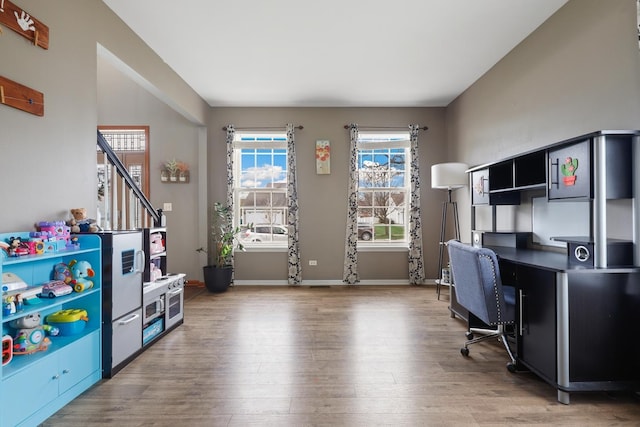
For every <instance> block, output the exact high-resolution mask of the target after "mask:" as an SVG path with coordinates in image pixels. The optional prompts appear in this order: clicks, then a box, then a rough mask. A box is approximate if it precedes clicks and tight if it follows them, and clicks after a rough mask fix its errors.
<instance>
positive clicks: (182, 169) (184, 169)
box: [176, 162, 189, 182]
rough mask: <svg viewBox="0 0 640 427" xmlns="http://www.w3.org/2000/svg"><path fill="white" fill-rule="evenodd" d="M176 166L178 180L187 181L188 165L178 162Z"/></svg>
mask: <svg viewBox="0 0 640 427" xmlns="http://www.w3.org/2000/svg"><path fill="white" fill-rule="evenodd" d="M176 166H177V168H178V181H180V182H188V181H189V165H188V164H187V163H185V162H178V164H177V165H176Z"/></svg>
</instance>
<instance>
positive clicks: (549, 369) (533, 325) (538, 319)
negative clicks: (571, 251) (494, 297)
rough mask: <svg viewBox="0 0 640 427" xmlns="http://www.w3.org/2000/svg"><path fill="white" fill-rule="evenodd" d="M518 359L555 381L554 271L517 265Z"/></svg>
mask: <svg viewBox="0 0 640 427" xmlns="http://www.w3.org/2000/svg"><path fill="white" fill-rule="evenodd" d="M516 274H517V278H516V279H517V280H516V281H515V282H514V284H515V285H516V286H517V301H516V304H517V310H518V320H519V321H518V324H519V327H518V337H517V339H518V359H520V360H521V361H523V362H524V363H525V364H526V365H527V366H528V367H529V368H531V369H532V370H534V371H535V372H536V373H537V374H538V375H541V376H542V377H544V378H545V379H547V380H549V381H552V382H556V378H557V375H556V354H557V351H556V347H557V340H556V285H555V284H556V279H555V273H554V272H551V271H546V270H542V269H539V268H534V267H526V266H521V265H519V266H517V273H516Z"/></svg>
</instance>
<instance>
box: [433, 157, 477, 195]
mask: <svg viewBox="0 0 640 427" xmlns="http://www.w3.org/2000/svg"><path fill="white" fill-rule="evenodd" d="M467 169H469V166H468V165H467V164H466V163H455V162H453V163H439V164H436V165H433V166H431V188H443V189H448V190H451V189H454V188H460V187H464V186H466V185H467V184H468V178H467V173H466V170H467Z"/></svg>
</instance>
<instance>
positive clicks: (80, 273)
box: [69, 259, 96, 292]
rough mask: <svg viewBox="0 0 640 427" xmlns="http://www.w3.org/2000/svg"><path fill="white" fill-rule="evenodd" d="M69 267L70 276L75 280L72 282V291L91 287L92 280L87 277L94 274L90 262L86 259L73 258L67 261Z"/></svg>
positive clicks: (80, 290)
mask: <svg viewBox="0 0 640 427" xmlns="http://www.w3.org/2000/svg"><path fill="white" fill-rule="evenodd" d="M69 269H70V270H71V276H72V277H73V280H74V281H75V283H74V284H73V290H74V291H76V292H82V291H86V290H87V289H91V288H93V282H92V281H91V280H89V279H87V277H93V276H95V275H96V273H95V272H94V271H93V269H92V268H91V264H89V263H88V262H87V261H76V260H75V259H74V260H72V261H71V262H70V263H69Z"/></svg>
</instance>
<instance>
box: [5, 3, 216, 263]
mask: <svg viewBox="0 0 640 427" xmlns="http://www.w3.org/2000/svg"><path fill="white" fill-rule="evenodd" d="M23 3H24V4H21V5H20V6H24V7H25V8H27V12H29V13H30V14H32V15H33V16H34V17H35V18H37V19H38V20H40V21H42V22H43V23H44V24H45V25H47V26H48V27H49V29H50V48H49V49H48V50H43V49H40V48H36V47H34V46H33V45H31V44H30V43H29V42H28V41H27V40H26V39H24V38H23V37H21V36H19V35H17V34H16V33H14V32H13V31H11V30H9V29H7V28H4V31H3V34H2V36H0V56H1V57H2V70H1V71H0V75H2V76H4V77H7V78H9V79H12V80H15V81H17V82H19V83H21V84H24V85H26V86H29V87H32V88H33V89H36V90H38V91H40V92H43V93H44V99H45V113H44V117H37V116H33V115H31V114H27V113H25V112H22V111H19V110H16V109H13V108H10V107H7V106H4V105H0V124H1V127H2V131H1V132H0V159H1V160H2V166H3V176H4V177H5V178H4V180H3V185H1V186H0V200H3V201H4V202H3V204H4V206H5V208H4V209H3V213H2V225H1V228H2V230H3V232H11V231H22V230H32V229H33V226H34V223H35V222H38V221H42V220H54V219H55V220H61V219H67V218H68V216H69V209H70V208H73V207H86V208H87V210H88V212H89V215H90V216H91V217H92V218H95V217H96V208H97V182H96V168H95V153H96V148H95V147H96V126H97V125H98V124H99V123H100V124H111V123H116V122H120V123H119V124H122V123H123V120H125V119H124V118H123V117H124V115H125V114H126V115H128V114H129V113H131V116H129V118H128V119H126V120H128V121H127V123H135V124H150V125H151V126H152V129H151V132H152V140H154V141H156V140H157V141H158V142H160V144H158V146H157V147H156V149H158V151H154V152H153V153H152V155H151V156H152V157H151V161H152V164H157V163H158V162H159V159H163V158H165V157H168V156H172V157H173V156H176V157H183V156H184V157H185V161H190V160H193V165H194V167H196V168H197V163H196V160H197V155H196V152H195V151H194V150H195V149H196V148H194V146H193V144H195V143H196V142H197V141H194V136H193V135H194V130H193V126H196V125H197V124H202V123H204V122H205V121H206V116H207V115H208V109H209V107H208V106H207V105H206V103H204V101H202V99H201V98H200V97H199V96H198V95H196V94H195V92H193V90H192V89H191V88H190V87H189V86H188V85H186V84H185V83H184V82H183V81H182V80H181V79H180V78H178V77H177V75H176V74H175V73H174V72H173V71H172V70H171V69H170V68H169V67H167V66H166V64H165V63H164V62H163V61H162V60H161V59H160V58H159V57H158V56H157V55H155V53H153V52H152V51H151V50H150V49H149V48H148V47H147V46H146V45H145V44H144V43H143V42H142V41H141V40H140V39H139V38H138V37H137V36H136V35H135V34H134V33H133V32H132V31H131V30H130V29H129V28H128V27H126V26H125V25H124V23H123V22H122V21H121V20H120V19H119V18H118V17H116V16H115V15H114V14H113V13H112V12H111V10H110V9H108V8H107V7H106V6H105V5H104V4H103V3H102V2H101V1H97V0H91V1H86V0H59V1H55V2H52V1H48V0H32V1H29V2H23ZM98 44H100V45H102V46H104V47H106V48H107V49H109V51H110V52H112V53H113V55H115V56H117V57H119V58H121V59H122V60H123V61H124V62H125V63H126V64H127V65H126V67H125V68H126V69H127V71H128V73H129V75H130V76H132V77H133V78H134V79H135V81H136V82H137V83H138V84H139V85H142V86H143V87H145V89H146V90H148V91H149V92H150V93H151V92H153V93H154V94H155V95H156V96H158V97H159V98H160V99H162V101H164V102H166V103H167V104H168V105H170V106H171V107H172V108H173V109H175V110H177V111H179V112H180V113H181V114H182V115H183V116H184V117H187V118H188V120H189V122H193V123H195V124H196V125H193V124H192V125H190V124H189V123H187V122H186V120H185V119H180V118H179V117H176V114H175V113H172V112H171V111H170V110H169V109H168V108H166V107H161V106H160V105H158V103H154V102H152V100H151V98H150V97H149V95H148V94H147V95H144V94H143V93H142V91H140V90H139V89H133V87H132V86H131V87H130V89H131V90H132V91H133V92H132V93H130V94H129V95H130V96H132V97H134V98H135V99H133V100H132V102H131V103H126V104H125V103H122V104H117V103H115V102H114V99H110V100H105V102H104V103H101V104H100V105H101V106H102V107H104V106H105V105H109V104H110V105H111V106H113V107H114V108H117V111H115V110H109V109H108V108H101V109H100V121H99V120H98V99H97V98H98V91H100V93H101V95H106V94H107V92H108V90H106V89H104V87H103V86H101V87H100V88H99V87H98V84H97V78H98V67H97V51H98ZM111 74H113V73H111ZM142 76H144V77H142ZM102 77H107V75H106V74H105V73H103V74H102ZM114 90H118V89H117V88H116V87H114ZM112 95H114V97H115V95H116V94H115V93H114V94H112ZM120 95H122V93H120ZM131 99H132V98H130V100H131ZM116 105H117V107H116ZM138 108H141V109H148V111H140V110H138ZM138 120H140V121H138ZM164 121H167V124H166V125H165V124H164V123H162V122H164ZM108 122H111V123H108ZM157 127H160V128H162V129H163V130H162V132H157V133H154V130H155V129H154V128H157ZM176 142H177V143H176ZM165 143H166V144H165ZM154 173H157V171H156V170H155V169H154V170H152V189H153V188H154V185H153V178H154ZM192 180H196V183H195V184H189V185H188V186H187V187H184V188H188V189H189V191H188V192H176V191H174V190H170V189H168V188H164V189H163V188H156V191H155V192H153V191H152V199H153V200H152V201H153V202H154V203H161V202H165V201H167V202H173V204H174V206H175V207H176V211H174V213H173V214H172V215H168V223H169V225H172V224H176V223H177V224H178V225H181V224H189V225H190V227H189V228H188V229H187V230H185V231H183V232H181V235H182V237H181V238H180V237H179V236H174V242H175V241H179V240H180V239H184V240H185V241H186V243H185V245H184V247H188V249H182V250H176V249H174V248H173V247H172V248H170V249H169V250H170V254H169V256H170V259H169V268H170V269H172V270H174V271H176V270H177V271H189V272H191V271H194V270H196V271H197V270H198V268H199V267H198V266H197V263H198V261H197V260H196V259H194V257H190V256H189V255H192V254H193V252H192V249H193V248H194V247H196V246H195V243H193V242H189V241H187V240H192V239H194V236H195V235H196V233H197V228H196V225H195V224H196V223H195V221H194V220H193V219H192V218H193V216H194V212H196V210H195V209H193V205H194V203H195V201H196V198H195V197H194V196H193V194H195V192H194V191H193V190H192V189H193V188H195V187H196V186H197V174H193V175H192ZM9 204H10V205H11V207H10V208H9ZM160 206H161V205H160ZM176 228H178V227H176Z"/></svg>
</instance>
